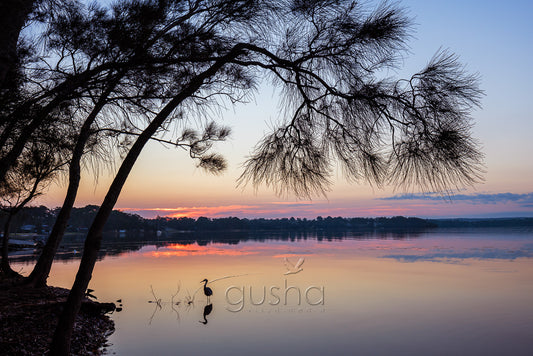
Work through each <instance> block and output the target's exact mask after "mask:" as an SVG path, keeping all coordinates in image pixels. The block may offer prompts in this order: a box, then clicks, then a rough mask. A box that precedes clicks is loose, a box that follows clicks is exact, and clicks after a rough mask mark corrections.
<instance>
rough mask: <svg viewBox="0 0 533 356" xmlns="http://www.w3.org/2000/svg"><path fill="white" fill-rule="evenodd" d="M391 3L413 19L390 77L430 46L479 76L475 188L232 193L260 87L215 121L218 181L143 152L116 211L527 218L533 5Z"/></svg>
mask: <svg viewBox="0 0 533 356" xmlns="http://www.w3.org/2000/svg"><path fill="white" fill-rule="evenodd" d="M369 3H371V4H372V3H374V4H375V2H369ZM398 3H399V4H400V5H401V6H404V7H405V8H406V9H407V12H408V14H409V15H410V16H411V17H412V18H413V19H414V21H413V22H414V27H413V29H414V31H413V38H412V39H411V40H410V42H409V45H410V54H409V56H407V57H406V58H405V60H404V64H405V66H404V68H403V69H402V70H399V72H398V73H397V75H398V76H403V77H406V76H408V75H410V74H412V73H413V72H415V71H417V70H419V69H421V68H422V67H423V66H424V65H425V64H426V63H427V62H428V61H429V59H430V58H431V57H432V56H433V55H434V54H435V53H436V52H437V51H438V50H439V49H440V48H445V49H449V50H451V51H452V52H454V53H456V54H458V55H459V56H460V60H461V61H462V62H463V63H465V64H466V68H467V70H468V71H470V72H477V73H479V74H480V76H481V83H482V84H481V87H482V89H483V90H484V91H485V94H486V95H485V97H484V98H483V100H482V104H483V107H482V109H479V110H476V111H475V112H474V113H473V118H474V122H475V127H474V129H473V131H474V135H475V136H476V138H477V139H478V140H479V141H480V142H481V143H482V146H483V151H484V153H485V155H486V171H487V172H486V175H485V182H484V183H483V184H479V185H477V186H475V187H473V188H469V189H467V190H465V191H461V192H459V194H460V195H459V196H457V197H456V198H455V199H453V197H452V199H451V200H449V199H448V200H446V199H440V198H438V197H436V196H435V195H429V196H428V195H426V196H422V195H419V194H418V193H420V192H419V191H417V189H416V188H414V189H412V190H411V191H409V192H403V191H396V190H395V189H394V187H386V188H385V189H383V190H380V189H377V188H373V187H370V186H368V185H366V184H349V183H347V182H346V181H345V180H344V179H343V177H342V174H341V173H340V171H339V172H338V173H337V174H336V176H335V185H334V186H333V188H332V190H331V191H330V192H329V193H328V195H327V196H326V197H315V198H313V200H312V201H305V202H301V201H299V200H298V199H296V198H295V197H293V196H284V197H278V196H276V195H274V194H273V193H272V192H271V191H269V190H267V189H264V188H260V189H258V190H254V189H253V188H251V187H245V188H239V187H236V183H235V180H236V178H237V177H238V176H239V175H240V173H241V164H242V162H243V161H244V160H245V158H246V156H247V155H248V154H249V153H250V152H251V150H252V148H253V145H254V144H255V143H256V142H257V141H258V140H259V139H260V138H261V136H262V135H263V134H264V133H265V132H267V131H268V129H269V128H270V127H271V124H272V123H274V122H276V121H277V120H278V119H279V118H280V116H279V106H278V103H277V96H276V93H275V92H274V91H273V89H272V88H271V87H269V86H268V85H267V84H265V85H264V86H263V87H262V88H261V90H260V92H259V93H258V94H257V96H256V98H255V100H254V101H252V102H250V103H249V104H245V105H239V106H237V107H235V108H230V109H229V110H227V111H222V112H220V113H217V114H216V118H217V119H220V122H221V123H223V124H225V125H228V126H230V127H232V129H233V135H232V139H231V140H230V141H229V142H225V143H221V144H219V145H218V146H217V148H218V149H219V151H220V152H221V153H223V154H224V155H225V156H226V157H227V158H228V159H229V169H228V171H227V172H226V173H225V174H223V175H222V176H210V175H207V174H205V173H203V172H202V171H201V170H199V169H197V168H195V166H194V162H192V161H191V160H190V159H188V157H187V155H186V153H185V152H181V151H176V150H173V149H167V148H164V147H162V146H161V145H159V144H155V143H154V144H150V146H149V147H147V149H146V150H145V152H143V154H142V156H141V158H140V161H139V162H138V164H137V165H136V167H135V168H134V170H133V173H132V175H131V176H130V178H129V180H128V182H127V183H126V186H125V189H124V190H123V194H122V196H121V198H120V200H119V202H118V204H117V207H118V208H122V209H126V210H128V211H135V212H138V213H141V214H142V215H145V216H154V215H174V216H185V215H189V216H198V215H208V216H228V215H233V216H248V217H256V216H263V217H270V216H282V215H283V216H305V217H315V216H317V215H322V216H327V215H331V216H337V215H342V216H390V215H410V216H438V217H467V216H491V217H494V216H509V215H512V216H533V202H532V198H531V196H532V192H533V158H532V153H533V139H532V135H533V117H532V113H531V101H532V99H531V94H532V92H533V91H532V90H531V85H532V81H533V69H532V66H531V65H530V62H531V59H532V58H533V40H532V38H533V22H532V21H531V19H530V16H531V14H532V13H533V1H507V2H502V1H456V0H451V1H422V0H406V1H399V2H398ZM110 173H111V172H103V173H102V174H101V176H100V177H99V179H98V182H97V183H98V184H95V180H94V179H93V178H90V177H89V176H88V175H86V176H85V178H84V179H83V181H82V188H81V192H80V196H79V200H78V203H77V205H80V206H81V205H85V204H89V203H93V204H99V202H100V201H101V200H102V198H103V195H104V194H105V191H106V189H107V187H108V186H109V183H110V179H111V174H110ZM64 190H65V186H64V184H59V185H57V186H54V187H52V188H51V189H50V192H49V194H48V195H47V196H45V197H43V198H42V199H41V202H43V203H45V204H46V205H50V206H56V205H60V204H61V201H62V195H63V194H64ZM405 193H412V194H413V195H411V196H406V195H402V194H405ZM402 197H403V199H400V198H402ZM513 197H516V198H517V199H515V200H513V199H514V198H513ZM518 197H522V198H523V199H522V198H520V199H518ZM521 199H522V200H521ZM165 209H166V210H165ZM180 214H181V215H180Z"/></svg>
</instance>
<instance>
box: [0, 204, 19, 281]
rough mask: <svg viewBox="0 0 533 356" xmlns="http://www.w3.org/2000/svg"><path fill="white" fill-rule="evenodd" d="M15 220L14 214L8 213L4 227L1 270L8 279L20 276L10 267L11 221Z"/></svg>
mask: <svg viewBox="0 0 533 356" xmlns="http://www.w3.org/2000/svg"><path fill="white" fill-rule="evenodd" d="M12 218H13V214H11V213H8V215H7V221H6V223H5V225H4V237H3V238H2V263H1V266H0V268H1V269H2V272H3V273H4V275H5V276H7V277H12V276H16V275H18V273H17V272H15V271H13V270H12V269H11V266H10V265H9V256H8V254H9V228H10V226H11V219H12Z"/></svg>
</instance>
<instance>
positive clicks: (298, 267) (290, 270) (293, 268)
mask: <svg viewBox="0 0 533 356" xmlns="http://www.w3.org/2000/svg"><path fill="white" fill-rule="evenodd" d="M304 262H305V259H304V258H300V259H299V260H298V262H296V264H293V263H292V262H291V261H289V259H288V258H287V257H285V260H284V261H283V263H284V264H285V268H287V272H285V273H283V274H284V275H288V274H296V273H299V272H301V271H303V268H302V265H303V264H304Z"/></svg>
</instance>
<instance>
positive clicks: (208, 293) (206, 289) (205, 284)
mask: <svg viewBox="0 0 533 356" xmlns="http://www.w3.org/2000/svg"><path fill="white" fill-rule="evenodd" d="M200 283H203V284H204V294H205V296H206V297H207V302H208V303H209V297H210V296H212V295H213V290H212V289H211V288H209V287H208V286H207V279H204V280H203V281H201V282H200Z"/></svg>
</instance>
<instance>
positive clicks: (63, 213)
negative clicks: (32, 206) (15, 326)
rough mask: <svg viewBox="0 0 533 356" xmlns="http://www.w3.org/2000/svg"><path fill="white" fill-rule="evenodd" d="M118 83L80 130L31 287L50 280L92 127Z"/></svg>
mask: <svg viewBox="0 0 533 356" xmlns="http://www.w3.org/2000/svg"><path fill="white" fill-rule="evenodd" d="M116 83H117V81H114V82H113V83H112V84H111V85H110V86H109V87H108V89H107V90H106V92H104V93H103V94H102V95H101V97H100V99H99V100H98V102H97V103H96V105H95V107H94V108H93V110H92V111H91V113H90V114H89V116H88V117H87V119H85V122H84V123H83V126H82V127H81V129H80V134H79V136H78V139H77V141H76V146H75V147H74V151H73V152H72V158H71V161H70V165H69V183H68V188H67V194H66V196H65V200H64V201H63V206H62V207H61V210H60V211H59V214H58V215H57V218H56V221H55V223H54V226H53V228H52V231H51V232H50V236H49V237H48V240H47V241H46V244H45V246H44V248H43V251H42V253H41V256H40V257H39V260H38V261H37V264H36V265H35V267H34V268H33V271H32V272H31V274H30V275H29V276H28V279H27V281H26V284H28V285H30V286H33V287H37V288H40V287H44V286H45V285H46V280H47V279H48V275H49V274H50V269H51V268H52V263H53V262H54V257H55V255H56V252H57V249H58V247H59V244H60V243H61V240H62V239H63V235H64V234H65V230H66V228H67V224H68V220H69V218H70V213H71V211H72V207H73V206H74V202H75V201H76V195H77V194H78V188H79V186H80V178H81V165H80V162H81V158H82V156H83V151H84V149H85V144H86V143H87V140H88V139H89V136H90V134H91V125H92V124H93V122H94V120H95V119H96V117H97V116H98V113H99V112H100V111H101V110H102V108H103V107H104V106H105V104H106V100H107V98H108V96H109V94H110V92H111V91H112V90H113V88H114V87H115V85H116Z"/></svg>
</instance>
